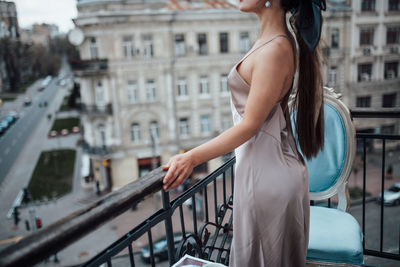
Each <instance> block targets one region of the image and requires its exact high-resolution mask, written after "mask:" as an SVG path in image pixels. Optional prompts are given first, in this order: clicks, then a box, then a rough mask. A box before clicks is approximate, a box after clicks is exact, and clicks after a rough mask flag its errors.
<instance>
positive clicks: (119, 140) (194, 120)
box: [72, 0, 258, 189]
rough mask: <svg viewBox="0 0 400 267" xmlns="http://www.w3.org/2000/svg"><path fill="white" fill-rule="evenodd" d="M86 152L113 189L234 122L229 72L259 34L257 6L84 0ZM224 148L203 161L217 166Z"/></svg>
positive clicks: (79, 70)
mask: <svg viewBox="0 0 400 267" xmlns="http://www.w3.org/2000/svg"><path fill="white" fill-rule="evenodd" d="M77 8H78V16H77V18H76V19H74V22H75V25H76V27H77V28H79V29H80V30H81V31H82V32H83V36H84V40H83V42H82V44H81V45H80V46H79V50H80V54H81V58H82V60H81V61H77V62H72V67H73V70H74V72H75V73H76V74H77V75H78V76H79V79H80V85H81V101H82V103H83V109H82V113H83V116H82V120H83V125H84V139H85V147H86V151H88V153H89V154H90V156H91V159H92V167H93V168H92V169H93V171H94V175H95V178H96V179H97V180H99V181H100V182H101V186H102V187H103V188H104V187H110V188H113V189H116V188H119V187H121V186H123V185H125V184H126V183H128V182H131V181H133V180H136V179H137V178H138V177H140V176H141V175H143V174H144V173H146V172H148V171H149V170H151V169H152V168H153V167H155V166H159V165H160V164H166V163H167V161H168V160H169V158H170V157H171V156H172V155H174V154H176V153H178V152H179V151H182V150H183V151H184V150H190V149H191V148H193V147H195V146H197V145H200V144H202V143H204V142H206V141H207V140H210V139H211V138H212V137H214V136H216V135H218V134H219V133H221V132H222V130H224V129H227V128H229V127H230V126H231V125H232V115H231V111H230V97H229V89H228V86H227V74H228V72H229V71H230V69H231V67H232V66H233V65H234V64H235V63H236V62H237V60H239V59H240V58H241V57H242V56H243V54H244V53H246V52H247V51H248V50H249V48H250V47H251V45H252V44H253V43H254V41H255V39H256V37H257V27H258V23H257V18H256V16H255V15H251V14H244V13H241V12H239V11H238V10H237V8H235V7H234V6H233V5H231V4H229V3H228V2H226V1H224V0H218V1H176V0H174V1H164V0H152V1H139V0H129V1H122V0H121V1H117V0H114V1H111V0H109V1H104V0H103V1H100V0H99V1H93V0H91V1H89V0H86V1H85V0H81V1H78V3H77ZM223 160H224V159H223V157H221V158H217V159H214V160H211V161H210V162H208V163H205V164H203V165H202V166H199V167H198V168H196V172H197V173H201V172H209V171H212V170H214V169H216V168H217V167H219V166H220V165H221V163H222V162H223Z"/></svg>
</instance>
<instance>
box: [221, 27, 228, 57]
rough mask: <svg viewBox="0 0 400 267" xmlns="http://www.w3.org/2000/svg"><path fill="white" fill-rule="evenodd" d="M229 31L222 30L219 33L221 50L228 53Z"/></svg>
mask: <svg viewBox="0 0 400 267" xmlns="http://www.w3.org/2000/svg"><path fill="white" fill-rule="evenodd" d="M228 50H229V49H228V33H227V32H221V33H220V34H219V51H220V52H221V53H228Z"/></svg>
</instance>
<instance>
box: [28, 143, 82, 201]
mask: <svg viewBox="0 0 400 267" xmlns="http://www.w3.org/2000/svg"><path fill="white" fill-rule="evenodd" d="M75 156H76V151H75V150H72V149H63V150H52V151H43V152H42V153H41V154H40V158H39V160H38V162H37V164H36V167H35V170H34V171H33V174H32V177H31V180H30V182H29V185H28V191H29V192H30V193H31V195H32V199H33V200H41V199H44V198H47V199H52V198H59V197H61V196H63V195H65V194H67V193H69V192H71V190H72V180H73V174H74V165H75Z"/></svg>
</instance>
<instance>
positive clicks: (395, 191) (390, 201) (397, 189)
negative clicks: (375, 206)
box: [376, 183, 400, 206]
mask: <svg viewBox="0 0 400 267" xmlns="http://www.w3.org/2000/svg"><path fill="white" fill-rule="evenodd" d="M381 199H382V193H379V194H378V196H377V198H376V200H377V202H378V203H380V202H381ZM383 204H384V205H385V206H386V205H387V206H388V205H400V183H396V184H394V185H392V186H391V187H389V188H388V189H386V190H385V191H384V197H383Z"/></svg>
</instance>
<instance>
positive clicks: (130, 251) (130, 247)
mask: <svg viewBox="0 0 400 267" xmlns="http://www.w3.org/2000/svg"><path fill="white" fill-rule="evenodd" d="M129 261H130V263H131V267H135V259H134V257H133V249H132V243H131V244H129Z"/></svg>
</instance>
